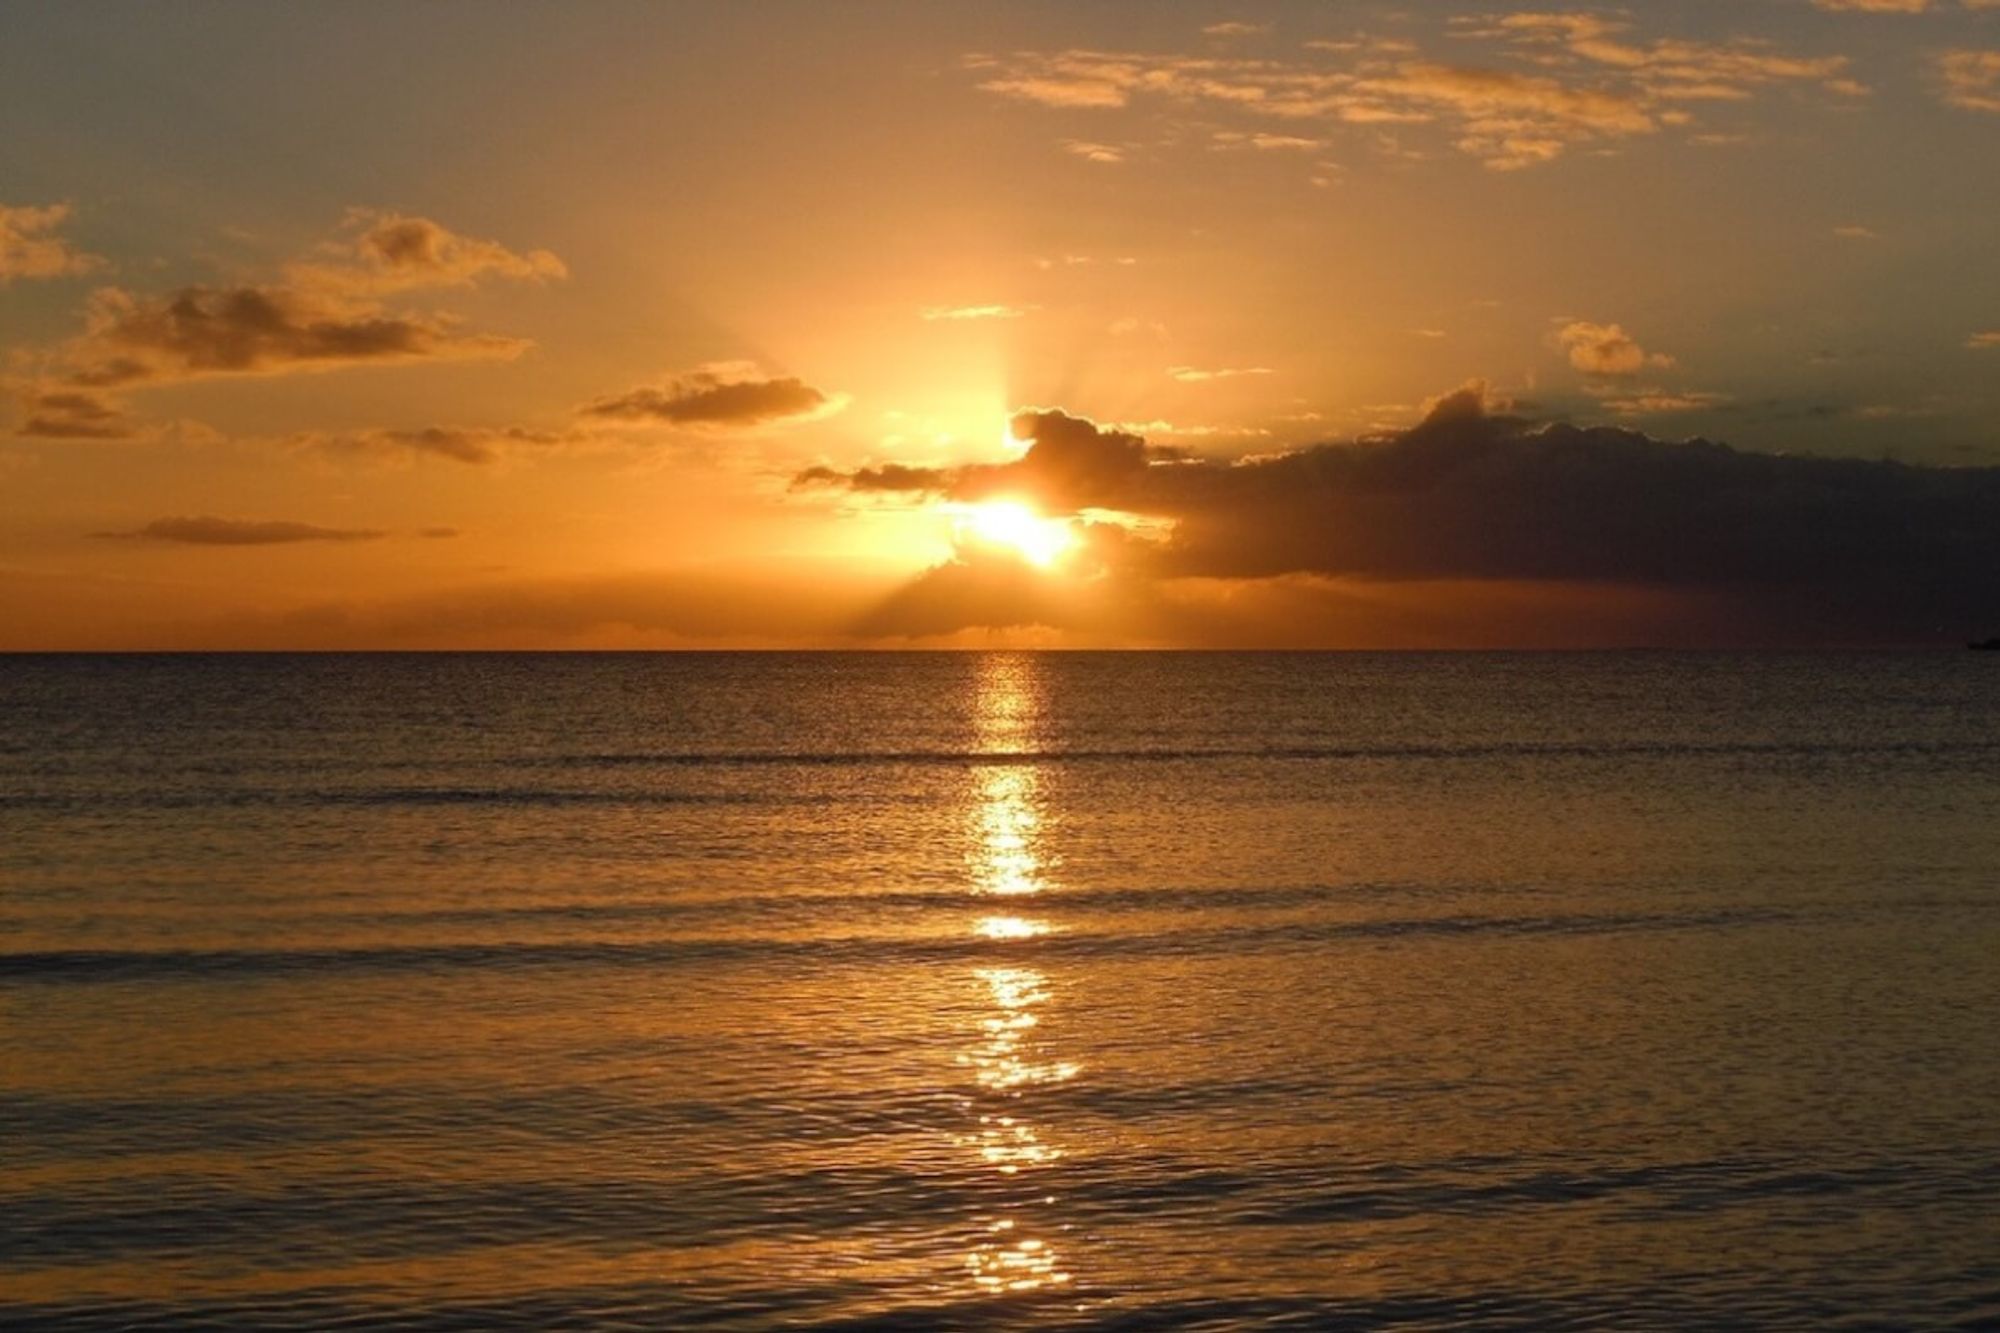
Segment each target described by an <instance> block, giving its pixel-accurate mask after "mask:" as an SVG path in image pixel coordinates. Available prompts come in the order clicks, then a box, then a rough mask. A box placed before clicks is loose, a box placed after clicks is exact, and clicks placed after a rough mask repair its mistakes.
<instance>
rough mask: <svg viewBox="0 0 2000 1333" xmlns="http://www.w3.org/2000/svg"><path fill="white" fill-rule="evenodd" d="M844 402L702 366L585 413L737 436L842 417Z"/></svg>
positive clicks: (727, 367) (735, 367) (796, 384)
mask: <svg viewBox="0 0 2000 1333" xmlns="http://www.w3.org/2000/svg"><path fill="white" fill-rule="evenodd" d="M842 405H843V404H842V400H841V399H839V398H835V397H829V396H828V395H826V394H824V393H822V392H820V391H819V390H818V389H815V388H813V387H812V386H811V385H810V384H807V383H806V382H805V381H803V380H800V379H797V378H795V377H793V376H789V375H788V376H784V377H781V378H768V377H766V376H765V375H764V374H763V373H762V372H761V371H759V370H757V369H756V368H755V367H754V366H749V365H745V364H741V363H734V362H732V363H724V364H718V365H708V366H701V367H698V368H696V369H694V370H692V371H689V372H688V373H687V374H685V375H681V376H679V377H677V378H676V379H674V380H673V381H671V382H670V383H668V384H665V385H657V386H654V385H647V386H641V387H639V388H636V389H632V390H630V391H628V392H626V393H621V394H617V395H615V396H613V397H609V398H600V399H598V400H597V401H596V402H593V403H590V404H589V405H587V406H586V407H584V408H583V409H582V411H583V415H585V416H590V417H600V418H604V419H606V420H611V421H626V422H641V423H663V424H666V425H671V426H693V427H698V428H703V429H709V430H739V429H743V428H745V427H750V426H761V425H766V424H769V423H772V422H779V421H793V420H802V419H806V418H811V417H820V416H825V415H828V414H829V413H831V412H835V411H838V410H839V408H840V407H841V406H842Z"/></svg>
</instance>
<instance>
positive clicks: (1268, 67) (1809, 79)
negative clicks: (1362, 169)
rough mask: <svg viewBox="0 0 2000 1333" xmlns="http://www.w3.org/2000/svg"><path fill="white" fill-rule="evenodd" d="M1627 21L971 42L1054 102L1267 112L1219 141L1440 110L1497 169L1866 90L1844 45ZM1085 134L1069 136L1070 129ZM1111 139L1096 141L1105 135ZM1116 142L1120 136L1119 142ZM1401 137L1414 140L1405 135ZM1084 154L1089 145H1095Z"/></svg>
mask: <svg viewBox="0 0 2000 1333" xmlns="http://www.w3.org/2000/svg"><path fill="white" fill-rule="evenodd" d="M1630 27H1631V25H1630V24H1628V23H1624V22H1620V21H1614V20H1611V19H1607V18H1602V17H1598V16H1596V15H1591V14H1576V13H1568V14H1545V13H1520V14H1504V15H1500V16H1498V17H1486V18H1478V19H1464V20H1455V21H1454V22H1453V25H1452V28H1451V32H1450V35H1451V36H1452V37H1454V38H1456V39H1459V42H1460V44H1459V46H1458V48H1457V49H1458V50H1459V51H1460V52H1464V51H1466V50H1468V49H1471V50H1474V51H1478V50H1479V49H1480V48H1477V47H1471V48H1468V46H1467V45H1466V43H1469V42H1479V43H1484V44H1485V48H1484V53H1485V54H1488V55H1490V57H1491V59H1490V60H1487V61H1482V62H1479V63H1471V62H1467V61H1463V60H1458V59H1453V60H1449V61H1447V60H1440V59H1436V58H1426V57H1425V56H1424V53H1423V52H1421V51H1420V50H1419V49H1418V48H1417V46H1416V44H1415V43H1413V42H1410V41H1407V40H1402V39H1397V40H1386V39H1380V38H1375V39H1357V40H1354V41H1312V42H1308V43H1305V45H1304V47H1303V49H1302V52H1301V54H1300V55H1298V56H1297V57H1295V58H1291V59H1275V58H1274V59H1249V58H1244V57H1238V56H1229V55H1217V54H1197V55H1190V54H1171V53H1168V54H1162V53H1148V52H1133V51H1097V50H1088V49H1069V50H1056V51H1017V52H1012V53H1008V54H1006V55H974V56H969V57H967V58H966V60H965V62H964V63H965V65H966V67H967V68H968V69H969V70H971V71H973V72H974V74H975V76H976V77H977V78H978V79H979V83H978V86H979V87H980V88H981V89H983V90H985V91H987V92H992V93H997V94H999V95H1001V96H1005V97H1009V98H1013V99H1017V100H1024V101H1031V102H1036V103H1039V104H1041V105H1044V106H1050V107H1058V108H1095V109H1098V110H1104V111H1116V110H1119V109H1128V110H1130V109H1137V108H1139V107H1141V106H1142V105H1152V106H1156V107H1158V108H1161V109H1163V110H1164V111H1166V112H1167V113H1169V114H1171V115H1175V116H1176V120H1174V121H1171V122H1169V124H1170V125H1177V124H1178V125H1184V124H1185V121H1184V120H1183V119H1181V118H1180V117H1181V114H1182V113H1186V112H1188V111H1190V110H1194V111H1198V112H1199V113H1201V114H1202V115H1203V116H1204V117H1211V116H1230V117H1239V118H1249V119H1252V120H1253V121H1254V120H1262V121H1264V122H1266V126H1265V128H1264V129H1263V130H1262V131H1259V130H1258V129H1257V127H1256V126H1255V125H1254V124H1253V125H1241V124H1238V125H1225V126H1223V127H1222V133H1223V135H1225V136H1227V135H1239V136H1243V137H1242V138H1240V139H1237V140H1230V139H1228V138H1220V139H1216V138H1213V137H1211V142H1222V143H1229V142H1244V143H1252V144H1255V142H1256V139H1255V135H1256V134H1257V133H1259V132H1262V133H1264V134H1265V136H1266V137H1265V140H1264V143H1263V145H1262V146H1266V147H1289V146H1300V147H1303V146H1304V145H1305V143H1306V142H1309V141H1312V140H1316V139H1317V138H1318V137H1319V136H1308V135H1304V134H1295V133H1292V132H1290V130H1289V128H1279V127H1277V126H1273V125H1271V124H1270V122H1274V121H1275V122H1282V123H1283V125H1284V126H1286V127H1290V126H1301V125H1306V124H1312V125H1315V126H1320V125H1323V126H1326V127H1327V128H1328V129H1329V130H1332V129H1335V128H1338V127H1341V126H1378V125H1384V124H1402V125H1413V126H1420V125H1431V126H1435V127H1437V132H1438V133H1441V134H1442V135H1444V136H1445V137H1446V141H1447V142H1449V143H1450V144H1451V145H1452V146H1454V147H1455V148H1457V149H1458V150H1459V151H1460V152H1462V153H1465V154H1468V155H1470V156H1472V157H1474V158H1476V159H1478V160H1480V161H1481V162H1483V163H1484V164H1485V165H1486V166H1488V167H1490V168H1492V169H1494V170H1516V169H1520V168H1524V167H1529V166H1534V165H1538V164H1541V163H1544V162H1549V161H1552V160H1554V159H1556V158H1558V157H1561V156H1562V155H1564V154H1565V153H1567V152H1569V151H1570V150H1572V149H1574V148H1576V147H1578V146H1580V145H1592V146H1594V147H1596V148H1598V149H1600V150H1602V149H1606V148H1608V147H1609V146H1611V145H1614V144H1615V143H1617V142H1618V141H1620V140H1624V139H1629V138H1632V137H1634V136H1640V135H1651V134H1656V133H1661V132H1663V131H1669V130H1673V131H1681V132H1685V133H1687V134H1688V135H1689V136H1690V137H1692V136H1694V135H1696V134H1697V133H1699V132H1700V131H1699V129H1698V122H1699V116H1698V114H1697V111H1696V108H1698V107H1700V106H1702V105H1703V104H1705V103H1712V102H1743V101H1748V100H1750V99H1751V98H1753V97H1755V96H1756V95H1757V93H1758V92H1759V91H1760V90H1761V89H1764V88H1767V87H1770V86H1774V85H1781V84H1795V85H1797V84H1804V85H1816V86H1818V87H1819V88H1821V89H1823V90H1824V91H1826V92H1829V93H1832V94H1834V95H1836V96H1843V97H1852V96H1858V95H1862V94H1865V93H1866V92H1867V91H1868V90H1867V89H1866V88H1865V87H1863V86H1862V85H1860V84H1859V83H1857V82H1855V81H1854V79H1853V78H1852V77H1851V76H1850V75H1849V73H1848V67H1849V61H1848V59H1847V58H1846V57H1845V56H1839V55H1826V56H1798V55H1792V54H1789V53H1787V52H1786V51H1784V50H1782V49H1780V48H1778V47H1776V46H1774V45H1772V44H1771V43H1769V42H1764V41H1759V40H1755V39H1747V38H1746V39H1736V40H1730V41H1722V42H1693V41H1686V40H1682V39H1678V38H1659V39H1652V40H1646V39H1641V38H1635V37H1633V36H1631V35H1630V32H1629V29H1630ZM1073 142H1074V141H1073ZM1100 146H1101V145H1100ZM1113 151H1117V150H1113ZM1396 151H1405V150H1396ZM1087 155H1088V154H1087V153H1086V156H1087Z"/></svg>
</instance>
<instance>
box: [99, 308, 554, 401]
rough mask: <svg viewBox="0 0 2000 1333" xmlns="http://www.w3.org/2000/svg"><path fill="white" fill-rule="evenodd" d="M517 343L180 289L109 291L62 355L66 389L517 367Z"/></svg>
mask: <svg viewBox="0 0 2000 1333" xmlns="http://www.w3.org/2000/svg"><path fill="white" fill-rule="evenodd" d="M528 346H529V344H528V343H526V342H524V341H522V340H520V339H517V338H502V337H496V336H493V335H490V334H463V333H460V332H458V331H457V330H456V329H455V328H454V327H453V326H452V324H451V322H450V321H448V320H446V319H443V318H441V317H438V316H432V315H398V314H391V313H389V312H386V311H383V310H380V309H377V308H374V307H370V306H361V307H356V306H352V305H349V304H346V303H343V302H340V301H336V300H332V299H330V298H326V297H323V296H320V295H317V294H315V293H313V292H311V291H308V290H305V289H299V288H290V287H184V288H182V289H181V290H179V291H177V292H173V293H170V294H169V295H167V296H164V297H159V298H153V299H147V298H141V297H137V296H133V295H132V294H130V293H128V292H123V291H119V290H116V289H111V288H107V289H105V290H103V291H100V292H98V293H96V294H95V295H94V296H93V297H92V298H91V303H90V308H89V314H88V329H87V331H86V333H85V334H84V336H83V337H82V338H81V339H79V340H77V342H75V343H73V344H72V345H71V346H70V347H69V349H68V350H67V353H66V358H65V359H66V360H67V361H69V362H70V364H71V365H72V367H73V368H72V369H71V370H70V372H69V374H68V375H67V379H68V381H69V382H70V383H71V384H75V385H81V386H86V387H113V386H118V387H124V386H138V385H145V384H156V383H162V382H171V381H177V380H189V379H200V378H204V377H207V376H213V375H273V374H284V373H287V372H295V371H301V370H330V369H334V368H337V367H341V366H351V365H368V364H393V363H396V362H408V361H425V360H442V359H453V358H468V357H473V358H476V357H501V358H506V357H514V356H518V355H520V354H521V353H522V352H523V351H525V350H526V349H527V347H528Z"/></svg>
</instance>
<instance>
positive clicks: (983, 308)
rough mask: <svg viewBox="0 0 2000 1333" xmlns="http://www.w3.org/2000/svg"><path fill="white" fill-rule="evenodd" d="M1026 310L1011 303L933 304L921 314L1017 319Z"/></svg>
mask: <svg viewBox="0 0 2000 1333" xmlns="http://www.w3.org/2000/svg"><path fill="white" fill-rule="evenodd" d="M1027 313H1028V311H1027V309H1026V308H1025V307H1022V306H1013V305H934V306H927V307H925V309H924V312H923V315H924V318H925V319H929V320H939V319H944V320H967V319H1019V318H1021V316H1023V315H1025V314H1027Z"/></svg>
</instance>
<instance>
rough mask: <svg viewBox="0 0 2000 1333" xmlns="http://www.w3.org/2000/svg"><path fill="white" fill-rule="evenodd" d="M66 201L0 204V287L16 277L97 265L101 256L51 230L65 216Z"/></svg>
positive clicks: (51, 274)
mask: <svg viewBox="0 0 2000 1333" xmlns="http://www.w3.org/2000/svg"><path fill="white" fill-rule="evenodd" d="M69 215H70V208H69V205H68V204H48V205H46V206H44V207H41V208H24V207H9V206H7V205H5V204H0V287H5V286H6V285H7V284H8V283H10V282H12V281H14V279H16V278H66V277H69V276H71V275H73V274H77V273H88V272H90V271H91V270H92V269H95V268H101V267H103V265H104V260H103V259H102V258H101V257H100V256H98V255H93V254H87V253H85V252H84V251H82V250H79V249H77V248H76V247H75V246H74V245H72V244H70V243H69V242H68V241H67V240H65V239H64V238H63V237H61V236H58V235H56V234H55V232H56V230H57V229H58V228H59V227H61V226H62V224H63V223H65V222H67V221H68V220H69Z"/></svg>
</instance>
